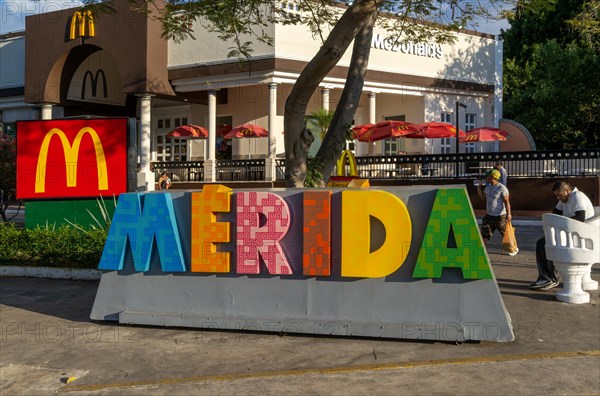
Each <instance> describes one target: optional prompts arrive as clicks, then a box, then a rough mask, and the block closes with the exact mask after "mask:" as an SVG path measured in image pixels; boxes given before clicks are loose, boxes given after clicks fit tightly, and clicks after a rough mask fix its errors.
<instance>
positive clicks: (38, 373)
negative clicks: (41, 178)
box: [0, 227, 600, 396]
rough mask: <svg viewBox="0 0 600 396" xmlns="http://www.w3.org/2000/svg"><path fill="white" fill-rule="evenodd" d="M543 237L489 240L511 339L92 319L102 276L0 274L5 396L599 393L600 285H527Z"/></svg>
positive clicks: (522, 234)
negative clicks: (456, 340)
mask: <svg viewBox="0 0 600 396" xmlns="http://www.w3.org/2000/svg"><path fill="white" fill-rule="evenodd" d="M540 235H541V228H539V227H518V228H517V237H518V239H519V248H520V249H521V251H520V253H519V254H518V255H517V256H515V257H509V256H506V255H501V254H498V253H499V238H498V236H496V237H495V239H494V240H493V243H492V244H491V245H490V246H489V247H488V248H489V249H488V250H489V252H490V258H491V260H492V264H493V268H494V271H495V274H496V277H497V279H498V283H499V286H500V289H501V292H502V296H503V298H504V302H505V304H506V307H507V309H508V311H509V313H510V315H511V318H512V323H513V326H514V329H515V335H516V340H515V341H514V342H511V343H492V342H484V343H464V344H462V345H454V344H451V343H442V342H414V341H401V340H379V339H368V338H334V337H315V336H291V335H285V336H279V335H278V334H264V333H262V334H258V333H239V332H233V331H201V330H195V329H167V328H153V327H140V326H138V327H125V326H118V325H114V324H111V323H105V322H91V321H90V320H89V319H88V316H89V312H90V310H91V307H92V303H93V300H94V296H95V292H96V288H97V283H94V282H74V281H55V280H52V281H51V280H40V279H23V278H12V279H2V280H1V283H0V303H1V304H0V330H1V333H0V394H1V395H2V396H5V395H18V394H21V395H34V394H35V395H39V394H51V393H56V392H58V393H70V394H85V395H88V394H90V395H108V394H123V393H126V394H134V395H138V394H139V395H142V394H143V395H147V394H166V393H168V394H177V395H180V394H181V395H183V394H210V395H212V394H282V393H287V394H340V395H348V394H351V395H354V394H369V395H380V394H402V393H403V394H431V393H443V394H449V393H452V394H483V393H488V394H515V393H517V394H542V393H545V394H591V395H598V394H599V393H600V310H599V304H600V298H599V292H598V291H594V292H592V293H591V294H592V301H591V303H590V304H585V305H569V304H563V303H560V302H557V301H556V300H555V298H554V293H553V291H548V292H541V291H531V290H529V288H528V285H529V283H530V282H531V281H533V280H534V279H535V277H536V270H535V259H534V252H533V250H534V242H535V240H536V239H537V238H538V237H539V236H540ZM592 277H593V278H594V279H596V280H598V279H599V278H600V269H599V268H595V269H593V271H592ZM70 377H74V378H75V379H74V380H73V381H72V382H70V383H69V384H67V383H66V382H67V380H68V378H70Z"/></svg>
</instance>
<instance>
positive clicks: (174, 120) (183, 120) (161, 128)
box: [154, 116, 188, 162]
mask: <svg viewBox="0 0 600 396" xmlns="http://www.w3.org/2000/svg"><path fill="white" fill-rule="evenodd" d="M187 124H188V118H187V117H180V116H179V117H177V116H176V117H169V118H166V117H164V118H159V119H158V120H157V122H156V128H157V130H156V134H155V135H154V136H155V139H154V148H155V150H156V161H159V162H165V161H187V160H188V156H187V152H188V141H187V139H171V138H168V137H166V134H167V133H169V132H171V131H172V130H173V128H171V125H175V128H177V127H179V126H182V125H187Z"/></svg>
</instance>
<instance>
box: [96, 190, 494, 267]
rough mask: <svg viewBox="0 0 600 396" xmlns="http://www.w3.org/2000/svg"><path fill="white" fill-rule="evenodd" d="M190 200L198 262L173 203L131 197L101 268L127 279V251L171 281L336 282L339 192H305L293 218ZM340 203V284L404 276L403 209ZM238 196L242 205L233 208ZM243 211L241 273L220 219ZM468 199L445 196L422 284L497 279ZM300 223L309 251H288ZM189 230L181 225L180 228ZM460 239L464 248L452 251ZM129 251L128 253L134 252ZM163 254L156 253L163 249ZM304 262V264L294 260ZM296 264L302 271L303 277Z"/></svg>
mask: <svg viewBox="0 0 600 396" xmlns="http://www.w3.org/2000/svg"><path fill="white" fill-rule="evenodd" d="M190 195H191V207H190V215H191V217H190V221H191V235H190V240H191V250H190V255H189V257H190V261H189V262H187V261H186V258H185V255H184V254H183V248H182V244H181V238H180V229H179V226H178V219H177V217H176V216H175V211H174V209H173V200H172V198H171V195H170V194H158V193H155V194H141V193H137V194H125V195H122V196H121V198H120V199H119V204H118V206H117V209H116V212H115V215H114V219H113V225H112V227H111V229H110V232H109V234H108V240H107V242H106V246H105V249H104V253H103V255H102V259H101V261H100V265H99V268H100V269H104V270H122V269H123V267H124V264H125V255H126V253H127V248H128V246H130V247H131V253H132V258H133V263H134V267H135V270H136V271H141V272H146V271H149V269H150V262H151V258H152V252H153V251H156V252H157V254H158V257H159V258H160V262H161V269H162V271H163V272H186V271H190V272H206V273H229V272H232V271H233V272H235V273H237V274H259V273H261V262H262V263H264V268H263V269H264V270H266V272H267V273H268V274H270V275H282V276H286V275H293V274H295V273H296V272H297V271H298V272H301V273H302V275H305V276H330V274H331V243H332V240H331V228H332V226H335V224H333V225H332V218H333V217H332V210H331V207H332V201H331V199H332V191H318V190H311V191H303V192H301V193H298V195H301V196H302V206H301V208H298V209H301V210H302V213H301V214H300V213H298V212H296V211H294V212H293V211H292V210H291V209H290V206H289V205H288V203H287V202H286V199H285V198H284V197H281V196H280V195H277V193H276V192H262V191H260V192H259V191H249V192H237V193H236V194H233V192H232V190H231V189H229V188H227V187H224V186H219V185H208V186H205V187H204V190H203V191H202V192H193V193H190ZM340 195H341V220H342V221H341V224H338V225H339V226H340V227H341V228H340V230H339V232H340V235H341V267H340V268H341V276H342V277H359V278H379V277H385V276H388V275H390V274H392V273H394V272H395V271H397V270H398V269H399V268H400V267H402V265H403V264H404V263H405V261H406V257H407V255H408V251H409V248H410V246H411V245H412V244H413V242H414V241H413V235H412V223H411V217H410V214H409V212H408V209H407V207H406V205H405V204H404V202H402V200H401V199H399V198H398V197H397V196H396V195H394V194H392V193H390V192H387V191H381V190H362V189H355V190H344V191H341V192H340ZM232 196H233V200H232ZM232 201H233V206H234V208H235V233H234V234H235V245H236V249H235V269H232V261H233V260H232V254H231V253H230V252H225V251H219V249H218V245H219V244H223V243H227V242H230V241H231V234H232V233H231V228H232V227H231V223H230V222H222V221H216V214H218V213H230V212H231V211H232V207H231V203H232ZM469 207H470V205H469V202H468V198H467V196H466V195H465V194H464V190H461V189H440V190H438V191H437V195H436V199H435V202H434V205H433V208H432V210H431V216H430V220H429V223H428V225H427V229H426V232H425V236H424V238H423V240H422V242H421V244H420V250H419V257H418V259H417V265H416V266H415V268H414V270H413V277H414V278H440V277H441V273H442V269H443V268H458V269H460V270H461V271H462V276H463V277H464V278H465V279H489V278H491V277H492V275H491V271H490V269H489V264H488V262H487V260H486V255H485V251H484V248H483V245H482V243H481V238H480V237H479V232H478V229H477V225H476V223H475V221H474V219H473V216H472V215H467V216H465V214H469V212H468V211H465V210H464V208H469ZM292 213H295V216H301V222H302V234H303V238H302V249H301V250H300V249H295V251H291V250H289V252H288V253H287V254H286V253H285V252H284V250H283V246H284V245H283V240H284V238H285V237H286V235H287V234H288V233H290V224H291V222H292V217H293V216H292ZM371 218H375V219H377V221H379V222H380V223H381V224H382V225H383V227H384V228H385V240H384V242H383V243H382V244H381V246H379V247H378V249H377V250H375V251H371V250H372V249H371V246H370V238H371V230H370V222H371V220H370V219H371ZM179 221H181V220H179ZM450 233H453V234H454V238H455V239H456V241H457V242H456V246H455V247H453V248H448V247H447V246H446V241H447V240H448V236H449V235H450ZM127 242H129V245H128V244H127ZM154 248H156V249H154ZM293 255H296V256H297V257H292V256H293ZM291 262H294V263H302V266H301V268H298V269H294V268H293V267H292V265H291V264H290V263H291Z"/></svg>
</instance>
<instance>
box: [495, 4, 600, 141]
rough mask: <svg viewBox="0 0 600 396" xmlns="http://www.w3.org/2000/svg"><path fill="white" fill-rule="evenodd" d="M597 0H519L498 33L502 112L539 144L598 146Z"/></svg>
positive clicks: (599, 111) (599, 102)
mask: <svg viewBox="0 0 600 396" xmlns="http://www.w3.org/2000/svg"><path fill="white" fill-rule="evenodd" d="M599 4H600V2H599V1H598V0H592V1H583V0H531V1H521V2H519V5H518V7H517V9H516V12H515V13H514V15H513V16H512V17H511V18H510V19H509V20H510V22H511V28H510V29H509V30H507V31H506V32H505V33H504V38H505V44H504V49H505V60H504V67H505V72H504V97H505V106H504V112H505V116H506V117H507V118H512V119H514V120H516V121H519V122H521V123H522V124H523V125H525V127H527V128H528V129H529V131H530V132H531V134H532V135H533V137H534V139H535V140H536V143H537V145H538V147H540V148H581V147H599V146H600V138H599V136H600V128H599V125H600V123H599V121H600V119H599V114H600V91H599V90H598V86H599V84H600V73H598V70H599V67H600V58H599V49H600V47H599V46H598V38H599V37H600V36H599V27H600V25H599V16H600V14H599V11H600V6H599Z"/></svg>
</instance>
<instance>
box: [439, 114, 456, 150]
mask: <svg viewBox="0 0 600 396" xmlns="http://www.w3.org/2000/svg"><path fill="white" fill-rule="evenodd" d="M440 121H441V122H447V123H448V124H452V113H442V114H441V117H440ZM453 141H454V138H442V139H441V141H440V153H441V154H449V153H451V152H452V142H453Z"/></svg>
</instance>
